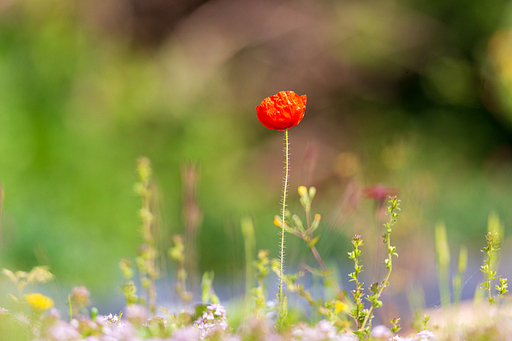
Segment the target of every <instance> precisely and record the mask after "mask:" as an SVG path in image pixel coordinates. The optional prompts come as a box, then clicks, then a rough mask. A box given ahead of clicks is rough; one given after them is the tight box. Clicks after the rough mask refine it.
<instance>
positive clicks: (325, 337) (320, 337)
mask: <svg viewBox="0 0 512 341" xmlns="http://www.w3.org/2000/svg"><path fill="white" fill-rule="evenodd" d="M292 335H293V340H294V341H357V340H358V338H357V336H355V335H354V334H347V333H338V330H337V329H336V327H334V326H333V325H332V323H331V322H329V321H327V320H321V321H320V322H318V323H317V325H316V326H314V327H310V326H308V325H306V324H300V325H298V326H297V327H295V328H294V329H293V332H292Z"/></svg>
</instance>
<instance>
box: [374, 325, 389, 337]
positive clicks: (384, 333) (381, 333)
mask: <svg viewBox="0 0 512 341" xmlns="http://www.w3.org/2000/svg"><path fill="white" fill-rule="evenodd" d="M391 335H392V334H391V330H389V328H388V327H386V326H384V325H382V324H381V325H379V326H376V327H375V328H373V329H372V336H373V337H374V338H377V339H383V338H386V339H388V338H390V337H391Z"/></svg>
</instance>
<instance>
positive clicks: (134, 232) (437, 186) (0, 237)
mask: <svg viewBox="0 0 512 341" xmlns="http://www.w3.org/2000/svg"><path fill="white" fill-rule="evenodd" d="M280 90H293V91H295V92H297V93H298V94H300V95H302V94H306V95H307V96H308V104H307V110H306V115H305V118H304V120H303V121H302V122H301V124H300V125H298V126H297V127H294V128H293V129H291V130H290V143H291V181H290V193H291V194H290V197H289V200H288V203H289V206H288V207H289V209H290V211H292V212H293V213H300V204H299V196H298V194H297V187H298V186H300V185H305V186H315V187H316V188H317V196H316V197H315V201H314V202H313V209H312V210H313V213H316V212H318V213H320V214H321V215H322V223H321V227H320V230H319V231H320V232H319V233H320V234H321V235H322V237H321V239H320V241H319V243H318V244H317V248H318V250H319V251H320V253H321V254H322V255H323V257H324V258H325V259H326V262H327V263H328V264H329V265H330V266H331V267H333V268H336V269H339V270H340V271H339V274H338V276H339V278H340V281H342V282H343V283H344V284H345V285H347V286H348V276H347V273H348V271H349V270H348V269H349V268H350V266H351V263H350V262H349V260H348V258H347V251H350V239H351V237H352V236H353V235H354V234H356V233H357V234H361V235H362V236H363V239H365V241H366V244H365V246H364V247H363V253H364V252H366V256H363V259H364V261H365V262H366V263H365V265H367V266H368V269H369V270H368V275H370V273H372V271H371V270H370V269H371V268H372V266H373V265H372V262H373V261H374V260H375V259H377V267H379V266H380V263H381V260H382V259H383V258H382V257H381V258H375V256H374V255H375V254H376V253H378V251H377V250H379V246H378V244H379V243H380V241H379V238H380V236H381V234H382V231H380V230H378V228H380V226H379V227H376V225H379V223H378V221H379V220H380V219H381V218H380V213H379V212H377V211H378V208H379V206H380V205H381V203H380V202H379V200H378V199H375V198H373V199H372V198H371V191H370V190H369V189H367V190H366V191H365V188H367V187H369V186H374V185H381V186H386V187H389V189H390V191H391V192H394V193H396V194H398V196H399V198H400V199H401V200H402V213H401V217H400V219H399V223H398V224H397V226H396V230H395V232H394V240H395V245H396V246H397V249H398V252H399V254H400V258H398V260H397V261H396V265H395V268H394V273H393V275H392V278H391V287H390V289H389V291H388V292H387V293H386V294H385V295H391V296H392V295H398V296H397V297H401V299H402V301H401V302H403V305H404V306H408V303H407V297H409V301H415V300H414V297H417V296H418V295H420V296H421V293H422V292H425V293H426V297H425V299H426V303H425V304H426V305H427V306H429V307H436V306H438V305H439V304H440V299H439V294H438V291H437V279H436V276H437V275H436V265H435V252H434V251H435V249H434V241H433V239H434V238H433V235H434V226H435V224H436V223H438V222H444V223H445V225H446V227H447V233H448V240H449V245H450V248H451V252H452V268H456V258H457V257H456V255H457V253H458V249H459V247H460V245H466V246H467V247H468V250H469V259H470V261H469V264H470V268H469V270H468V273H467V278H466V282H465V283H466V285H465V286H464V287H463V297H466V298H467V297H472V295H473V293H474V290H475V288H476V286H477V283H478V281H481V273H480V271H479V270H478V264H479V263H481V259H482V254H481V253H480V252H479V250H480V249H481V248H482V247H483V246H484V245H485V239H484V234H485V233H486V230H487V221H488V217H489V215H490V214H491V213H493V212H495V213H496V214H497V215H498V216H499V218H500V221H501V224H502V225H503V226H504V227H505V238H506V237H507V236H508V231H510V226H512V210H511V209H510V207H512V206H511V205H512V1H505V0H492V1H489V2H481V1H476V0H469V1H466V2H464V3H463V4H462V3H461V2H460V1H456V0H443V1H441V0H430V1H411V0H395V1H391V0H364V1H361V0H359V1H341V0H339V1H335V0H318V1H301V0H299V1H263V0H262V1H249V0H241V1H235V0H218V1H214V0H171V1H169V0H125V1H123V0H66V1H64V0H46V1H36V0H1V1H0V183H1V184H2V189H3V190H2V193H1V196H0V201H1V203H0V204H1V206H0V207H2V208H1V210H0V218H1V221H0V227H1V229H0V266H1V267H2V268H8V269H11V270H26V271H27V270H30V269H31V268H32V267H33V266H35V265H39V264H42V265H49V266H50V269H51V271H52V272H53V273H54V274H55V275H56V278H57V281H56V285H55V287H54V288H53V289H52V290H55V291H57V292H60V291H63V292H68V291H69V288H71V287H72V286H78V285H85V286H86V287H87V288H89V289H90V291H91V293H92V298H93V304H96V305H98V304H100V302H99V301H100V300H117V301H118V302H123V301H122V300H123V298H122V295H121V294H120V290H119V289H118V287H119V285H120V284H121V282H122V275H121V272H120V270H119V269H118V263H119V260H120V259H121V258H123V257H127V258H133V257H134V256H135V255H136V254H137V247H138V245H139V244H140V243H141V235H140V233H139V226H140V224H141V221H140V219H139V216H138V210H139V208H140V198H139V197H138V196H137V195H136V194H135V193H134V189H133V188H134V184H135V182H136V181H137V178H136V173H135V167H136V161H137V159H138V158H139V157H141V156H146V157H148V158H149V159H150V160H151V163H152V168H153V174H154V180H155V181H154V184H153V190H154V192H155V193H156V197H157V200H156V201H155V202H154V203H153V204H154V208H155V210H156V211H157V212H158V218H157V222H156V224H155V230H156V231H157V232H156V233H157V235H158V236H159V237H158V241H159V248H160V249H161V250H164V252H165V250H166V249H167V248H168V247H169V246H171V236H172V235H174V234H183V235H185V236H186V238H188V244H187V245H188V246H189V247H190V248H189V250H188V252H190V257H191V259H194V260H195V261H194V262H193V264H190V265H189V266H190V267H192V268H194V267H195V270H194V271H191V278H190V280H191V281H192V284H193V285H195V286H196V289H197V286H198V283H199V282H196V283H195V284H194V283H193V281H194V280H195V281H199V280H200V274H201V273H202V272H204V271H208V270H214V271H215V281H214V288H216V289H218V291H219V296H220V297H221V299H223V298H225V299H228V298H236V297H241V296H242V295H243V292H244V285H243V281H244V273H245V272H244V266H245V261H244V240H243V236H242V232H241V229H240V222H241V220H242V219H243V218H244V217H250V218H251V219H252V220H253V222H254V226H255V235H256V248H257V249H269V250H270V256H271V257H277V256H278V244H279V235H278V232H279V230H278V229H277V228H276V227H275V226H274V225H273V223H272V221H273V217H274V215H276V214H279V209H280V207H279V202H280V195H281V194H280V193H281V187H282V177H283V155H282V149H283V135H282V134H281V133H280V132H276V131H271V130H268V129H266V128H265V127H263V126H262V125H261V124H260V123H259V122H258V120H257V119H256V111H255V107H256V106H257V105H258V104H259V103H260V102H261V100H262V99H263V98H265V97H267V96H270V95H273V94H275V93H277V92H278V91H280ZM511 244H512V239H510V240H509V239H505V242H504V245H503V252H504V256H503V257H505V259H506V257H507V255H508V257H510V254H511V250H512V248H511V246H512V245H511ZM286 253H287V256H286V259H287V262H288V270H289V271H293V270H294V269H296V268H297V267H298V266H299V265H300V264H301V263H306V264H310V265H314V258H313V256H312V255H311V254H310V253H309V250H308V249H307V247H306V246H305V245H303V243H301V241H300V240H298V238H295V237H294V236H291V235H290V236H288V237H287V249H286ZM364 257H366V258H364ZM502 263H503V264H502V265H508V266H505V267H502V269H501V272H500V273H502V274H503V275H504V277H507V276H510V275H511V274H512V268H511V267H510V266H509V264H506V263H508V262H502ZM161 266H162V268H163V269H167V270H166V271H164V272H163V274H164V277H165V279H162V283H168V284H169V285H168V289H165V290H166V291H168V293H167V296H172V295H174V294H173V293H172V292H171V283H173V281H174V279H173V278H174V272H173V271H174V270H173V269H174V268H175V266H174V265H173V264H169V262H168V261H167V262H165V261H163V260H162V264H161ZM377 271H378V270H377ZM194 274H195V275H194ZM371 281H372V279H368V280H367V283H370V282H371ZM313 282H314V280H313ZM271 284H272V283H271ZM313 284H314V283H313ZM216 285H218V287H216ZM0 286H1V287H3V288H4V289H6V288H7V289H9V290H11V287H10V286H9V284H8V283H7V281H6V279H5V278H2V279H1V280H0ZM162 286H164V284H162ZM271 287H272V285H271ZM7 289H6V290H7ZM270 290H275V288H270ZM2 292H4V290H2ZM418 293H420V294H418ZM53 296H54V297H57V295H53ZM62 296H64V295H62ZM388 297H389V296H388ZM5 299H7V298H6V295H2V297H1V298H0V302H2V300H5ZM95 299H96V300H95ZM64 300H65V298H63V301H64ZM417 301H418V299H416V302H417ZM419 301H420V303H418V304H419V305H422V304H423V303H421V299H419ZM61 303H62V302H61ZM411 304H412V303H411ZM389 309H392V307H390V308H389Z"/></svg>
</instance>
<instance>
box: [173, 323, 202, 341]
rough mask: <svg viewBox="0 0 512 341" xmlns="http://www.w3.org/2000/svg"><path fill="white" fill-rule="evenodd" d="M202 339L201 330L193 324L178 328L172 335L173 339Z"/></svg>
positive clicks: (184, 340)
mask: <svg viewBox="0 0 512 341" xmlns="http://www.w3.org/2000/svg"><path fill="white" fill-rule="evenodd" d="M200 339H201V332H200V331H199V329H197V328H196V327H193V326H187V327H185V328H181V329H178V330H176V331H175V332H174V335H173V336H172V339H171V340H172V341H199V340H200Z"/></svg>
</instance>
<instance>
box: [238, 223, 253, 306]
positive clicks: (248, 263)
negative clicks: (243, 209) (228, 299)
mask: <svg viewBox="0 0 512 341" xmlns="http://www.w3.org/2000/svg"><path fill="white" fill-rule="evenodd" d="M241 226H242V235H243V237H244V246H245V247H244V250H245V298H246V299H247V298H248V297H250V295H251V289H252V285H253V281H254V270H253V265H252V264H253V262H254V260H253V254H254V249H255V248H256V241H255V237H254V225H253V223H252V220H251V218H249V217H245V218H243V219H242V224H241Z"/></svg>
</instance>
